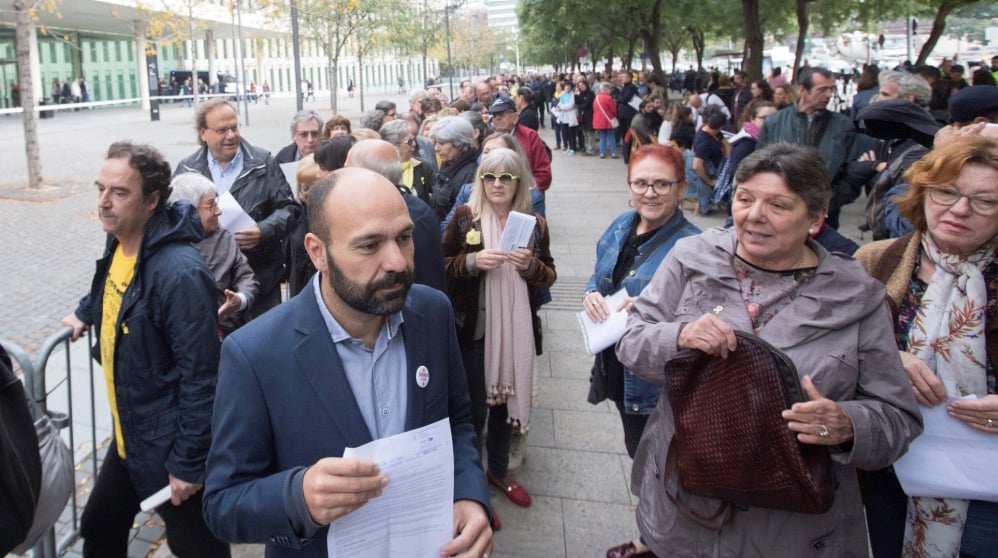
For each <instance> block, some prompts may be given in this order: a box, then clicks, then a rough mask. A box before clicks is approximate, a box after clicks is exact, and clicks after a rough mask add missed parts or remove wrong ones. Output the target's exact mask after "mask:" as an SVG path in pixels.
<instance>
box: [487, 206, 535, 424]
mask: <svg viewBox="0 0 998 558" xmlns="http://www.w3.org/2000/svg"><path fill="white" fill-rule="evenodd" d="M501 236H502V227H501V226H500V224H499V218H498V217H497V216H496V214H495V213H494V212H492V211H490V210H488V209H486V211H485V212H484V214H483V215H482V237H483V240H484V241H485V247H486V248H494V247H496V246H499V238H500V237H501ZM536 378H537V359H536V357H535V356H534V330H533V323H532V319H531V313H530V295H529V293H528V291H527V283H526V281H524V280H523V278H522V277H520V273H519V272H518V271H517V270H516V268H515V267H513V264H511V263H509V262H506V263H504V264H502V265H501V266H499V268H498V269H494V270H492V271H488V272H486V273H485V397H486V402H487V403H488V404H489V405H499V404H502V403H506V407H507V409H508V411H509V422H511V423H512V424H513V427H514V428H515V429H519V430H520V432H526V431H527V429H528V426H529V422H530V407H531V405H532V404H533V401H534V398H535V397H536V395H537V393H536V392H537V387H538V386H537V381H536Z"/></svg>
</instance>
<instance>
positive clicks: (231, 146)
mask: <svg viewBox="0 0 998 558" xmlns="http://www.w3.org/2000/svg"><path fill="white" fill-rule="evenodd" d="M195 121H196V124H197V126H196V127H197V130H198V140H199V141H200V143H201V148H200V149H198V150H197V151H196V152H194V154H193V155H191V156H190V157H187V158H186V159H184V160H183V161H181V162H180V164H179V165H177V169H176V174H182V173H185V172H197V173H200V174H203V175H204V176H206V177H208V178H210V179H211V181H212V182H214V183H215V189H216V190H217V191H218V195H219V196H220V198H222V200H223V204H224V199H225V198H226V194H231V197H232V198H234V199H235V201H236V202H237V203H238V204H239V206H240V207H241V208H242V210H243V211H244V212H245V213H246V214H247V215H249V216H250V218H252V219H253V220H254V221H256V225H254V226H252V227H249V228H247V229H243V230H235V231H230V232H232V235H233V236H234V237H236V243H237V244H239V248H240V249H241V250H242V251H243V253H244V254H245V255H246V259H247V260H249V264H250V267H252V268H253V274H254V275H256V280H257V281H258V282H259V283H260V290H259V292H258V294H257V298H256V300H255V301H254V302H253V306H252V307H250V308H249V314H250V317H253V318H255V317H257V316H259V315H260V314H263V313H264V312H266V311H267V310H269V309H271V308H273V307H274V306H277V305H278V304H280V303H281V288H280V287H281V279H282V277H283V276H284V248H283V243H284V242H285V240H286V239H287V236H288V232H289V231H290V230H291V228H292V225H293V224H294V222H295V220H296V219H297V218H298V212H299V209H298V205H297V204H296V203H295V200H294V197H293V196H292V194H291V186H289V185H288V182H287V180H285V179H284V174H283V173H282V172H281V168H280V166H279V165H278V163H277V160H276V159H274V157H273V156H271V155H270V152H269V151H267V150H265V149H261V148H259V147H254V146H253V145H251V144H250V143H249V142H248V141H246V140H244V139H242V137H241V136H240V135H239V119H238V117H237V115H236V109H235V107H233V106H232V103H230V102H229V101H227V100H225V99H211V100H209V101H208V102H206V103H204V104H203V105H201V106H200V107H199V108H198V110H197V113H196V115H195ZM229 213H232V212H229ZM224 215H225V214H224V213H223V216H224ZM222 226H225V223H224V222H223V223H222Z"/></svg>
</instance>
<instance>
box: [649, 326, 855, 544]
mask: <svg viewBox="0 0 998 558" xmlns="http://www.w3.org/2000/svg"><path fill="white" fill-rule="evenodd" d="M735 336H736V338H737V339H738V347H737V349H735V350H734V351H733V352H731V353H729V354H728V358H721V357H713V356H710V355H707V354H706V353H703V352H701V351H698V350H693V349H688V350H684V351H681V352H679V353H678V354H677V355H676V357H675V358H673V359H672V360H670V361H669V362H668V363H666V365H665V368H666V378H667V383H666V392H667V393H668V397H669V402H670V403H671V405H672V413H673V417H674V419H675V424H676V434H675V437H674V438H673V440H672V443H671V444H670V446H669V455H668V457H667V459H666V467H665V469H666V475H664V481H665V482H668V479H669V477H671V475H672V472H673V471H674V470H675V469H677V468H678V470H679V482H680V485H681V486H682V487H683V488H684V489H686V490H687V491H689V492H691V493H693V494H697V495H700V496H707V497H709V498H715V499H718V500H721V501H723V502H724V504H723V505H722V506H721V509H719V510H718V512H717V513H715V514H713V515H711V516H706V517H705V516H701V515H699V514H696V513H695V512H693V511H692V510H690V509H689V508H688V507H687V506H685V505H684V504H683V503H682V502H680V501H679V500H678V498H677V497H675V496H672V495H670V496H669V497H670V498H671V499H672V500H673V502H675V503H676V505H677V506H678V507H679V509H680V512H681V513H683V514H684V515H686V516H687V517H690V518H691V519H693V520H694V521H696V522H697V523H700V524H701V525H704V526H706V527H709V528H712V529H721V528H723V527H724V525H725V524H726V523H727V521H728V520H730V518H731V514H732V509H731V508H732V506H738V507H760V508H771V509H778V510H787V511H792V512H800V513H809V514H820V513H824V512H826V511H828V509H829V508H830V507H831V506H832V500H833V499H834V496H835V488H834V481H833V478H832V463H831V457H830V456H829V453H828V449H827V448H826V447H824V446H814V445H809V444H801V443H800V442H798V441H797V438H796V436H795V434H794V433H793V432H791V431H790V429H788V428H787V423H786V421H785V420H784V419H783V418H782V417H781V416H780V413H781V412H782V411H783V410H784V409H789V408H790V406H791V405H793V404H794V403H797V402H799V401H806V400H807V396H806V394H805V393H804V389H803V388H802V387H801V384H800V378H799V377H798V376H797V368H796V367H795V366H794V363H793V362H792V361H791V360H790V358H789V357H788V356H787V355H786V354H784V353H783V352H782V351H780V350H779V349H777V348H775V347H773V346H772V345H770V344H769V343H767V342H765V341H763V340H762V339H760V338H759V337H757V336H755V335H752V334H750V333H745V332H741V331H736V332H735ZM691 515H692V517H691Z"/></svg>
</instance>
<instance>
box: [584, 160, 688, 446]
mask: <svg viewBox="0 0 998 558" xmlns="http://www.w3.org/2000/svg"><path fill="white" fill-rule="evenodd" d="M685 169H686V166H685V163H684V161H683V156H682V155H680V153H679V151H676V149H674V148H673V147H670V146H668V145H645V146H642V147H641V148H639V149H638V150H637V151H635V152H634V154H633V155H632V156H631V161H630V164H628V166H627V187H628V190H629V192H630V194H631V199H630V201H629V202H628V203H629V205H630V206H631V207H633V208H634V209H631V210H630V211H626V212H624V213H622V214H621V215H620V216H619V217H617V219H615V220H614V221H613V223H611V224H610V226H609V227H608V228H607V229H606V232H604V233H603V236H602V237H600V239H599V242H597V243H596V269H595V271H594V272H593V275H592V277H590V278H589V283H587V284H586V294H585V295H584V296H583V297H582V309H583V310H585V312H586V314H587V315H588V316H589V318H590V319H592V320H593V321H594V322H597V323H599V322H603V321H604V320H606V318H607V317H608V316H609V315H610V314H611V313H612V312H617V311H622V310H624V308H610V307H609V306H608V305H607V302H606V300H605V297H608V296H610V295H612V294H613V293H615V292H617V291H619V290H620V289H626V290H627V296H628V298H627V301H628V302H627V303H625V304H629V303H630V301H633V300H634V297H636V296H638V295H639V294H640V293H641V290H642V289H644V288H645V285H647V284H648V282H649V281H651V278H652V275H654V274H655V270H657V269H658V266H659V265H660V264H661V263H662V260H664V259H665V255H666V254H668V253H669V250H670V249H671V248H672V246H673V245H674V244H675V243H676V241H677V240H679V239H680V238H683V237H687V236H692V235H695V234H700V229H698V228H697V227H696V226H695V225H693V224H691V223H690V222H689V221H687V220H686V217H684V216H683V212H682V211H681V210H680V209H679V203H680V202H681V201H682V199H683V194H684V193H685V192H686V179H685V176H686V174H685V172H686V171H685ZM593 372H594V375H593V377H592V378H591V379H590V382H591V392H592V395H591V397H590V402H591V403H598V402H600V401H603V400H604V399H611V400H612V401H613V402H614V403H615V404H616V405H617V411H619V412H620V420H621V422H622V423H623V425H624V445H626V446H627V455H629V456H631V457H632V458H633V457H634V450H636V449H637V447H638V440H640V439H641V433H642V432H643V431H644V429H645V422H647V421H648V415H649V414H651V412H652V411H653V410H655V405H656V404H658V396H659V394H660V393H661V392H662V387H661V386H657V385H655V384H652V383H649V382H646V381H644V380H642V379H640V378H638V377H637V376H635V375H633V374H631V373H630V372H628V371H627V369H625V368H624V367H623V366H621V364H620V361H619V360H617V355H616V354H615V353H614V348H613V347H612V346H611V347H610V348H608V349H606V350H604V351H602V352H600V353H599V354H598V355H596V363H595V365H594V367H593Z"/></svg>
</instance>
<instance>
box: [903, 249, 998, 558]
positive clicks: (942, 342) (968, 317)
mask: <svg viewBox="0 0 998 558" xmlns="http://www.w3.org/2000/svg"><path fill="white" fill-rule="evenodd" d="M994 251H995V248H994V246H991V245H986V246H985V247H983V248H981V249H979V250H977V251H976V252H974V253H973V254H971V255H970V256H968V257H962V256H955V255H953V254H947V253H945V252H943V251H942V250H940V249H939V247H938V246H936V243H935V242H934V241H933V240H932V236H931V235H929V234H925V235H923V236H922V252H923V253H924V254H925V256H926V257H927V258H929V259H930V260H931V261H932V262H933V263H934V264H935V266H936V271H935V273H933V274H932V279H931V280H930V281H929V283H928V287H927V288H926V290H925V294H924V295H923V296H922V301H921V304H920V306H919V309H918V313H917V314H916V315H915V319H914V320H913V321H912V324H911V330H910V333H909V344H908V350H909V351H910V352H911V353H912V354H914V355H915V356H917V357H918V358H920V359H921V360H922V361H923V362H925V364H926V365H928V367H929V368H930V369H932V370H934V371H935V373H936V375H937V376H939V379H940V380H941V381H942V383H943V385H944V386H945V387H946V392H947V393H948V394H949V395H950V397H957V398H959V397H964V396H966V395H970V394H975V395H977V396H978V397H984V396H985V395H987V393H988V389H987V376H986V372H985V367H986V364H985V362H986V361H987V347H986V345H985V337H984V333H985V332H984V325H985V311H986V309H987V302H988V297H987V285H986V283H985V281H984V274H983V269H984V267H985V266H986V265H987V264H988V263H989V261H990V260H991V257H992V254H993V253H994ZM969 505H970V501H969V500H961V499H957V498H928V497H917V496H913V497H910V498H908V514H907V525H906V527H905V533H904V554H905V556H940V557H954V558H955V557H956V556H958V555H959V554H960V540H961V538H962V537H963V526H964V524H965V523H966V521H967V508H968V506H969Z"/></svg>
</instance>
